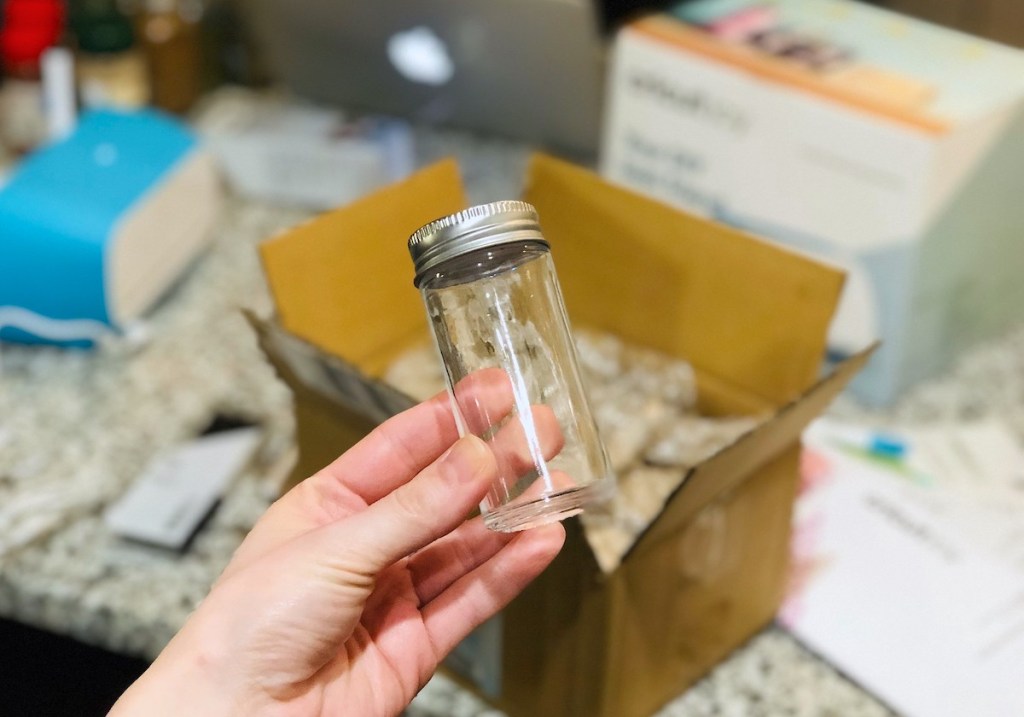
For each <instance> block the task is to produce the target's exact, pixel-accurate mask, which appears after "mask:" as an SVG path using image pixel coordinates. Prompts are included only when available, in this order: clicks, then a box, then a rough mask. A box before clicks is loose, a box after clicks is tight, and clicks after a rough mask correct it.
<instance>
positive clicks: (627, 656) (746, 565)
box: [258, 156, 866, 717]
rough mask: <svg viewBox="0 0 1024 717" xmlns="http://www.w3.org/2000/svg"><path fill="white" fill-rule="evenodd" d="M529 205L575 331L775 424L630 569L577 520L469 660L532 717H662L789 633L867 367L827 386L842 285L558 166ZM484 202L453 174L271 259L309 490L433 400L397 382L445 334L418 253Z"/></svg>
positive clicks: (857, 362)
mask: <svg viewBox="0 0 1024 717" xmlns="http://www.w3.org/2000/svg"><path fill="white" fill-rule="evenodd" d="M524 199H525V200H526V201H529V202H531V203H532V204H534V205H535V206H536V207H537V210H538V212H539V213H540V217H541V226H542V229H543V231H544V234H545V236H546V237H547V238H548V240H549V241H550V242H551V246H552V252H553V254H554V258H555V263H556V266H557V268H558V272H559V277H560V280H561V283H562V288H563V291H564V295H565V299H566V303H567V306H568V310H569V314H570V317H571V319H572V321H573V322H574V325H577V326H585V327H588V328H593V329H597V330H603V331H607V332H612V333H615V334H618V335H619V336H621V337H622V338H623V339H625V340H627V341H629V342H631V343H635V344H639V345H642V346H646V347H649V348H653V349H658V350H661V351H664V352H667V353H670V354H673V355H676V356H681V357H684V358H686V359H687V360H689V361H690V362H691V363H692V364H693V366H694V368H695V370H696V372H697V376H698V385H699V388H700V400H699V408H700V410H701V411H702V412H703V413H704V414H707V415H735V414H754V413H756V414H767V415H769V416H770V418H769V419H768V420H767V421H766V422H765V423H763V424H761V425H760V426H759V427H758V428H756V429H755V430H753V431H752V432H750V433H748V434H746V435H745V436H743V437H742V438H741V439H739V440H738V441H737V442H735V443H734V444H733V445H731V446H729V447H728V448H726V449H724V450H722V451H720V452H719V453H717V454H716V455H714V456H713V457H711V458H710V459H708V460H707V461H705V462H703V463H701V464H700V465H698V466H696V467H695V468H693V469H691V470H690V471H689V473H688V475H687V476H686V478H685V480H684V481H683V482H682V484H681V487H680V488H679V489H678V490H677V491H676V492H675V494H673V495H672V497H671V498H670V499H669V501H668V503H667V504H666V506H665V509H664V511H663V512H662V513H661V515H660V516H659V517H658V518H657V519H656V520H655V521H654V523H653V524H652V525H651V526H650V527H649V528H648V529H647V531H646V532H645V533H643V534H642V535H641V536H640V538H639V539H638V540H637V542H636V543H635V544H634V546H633V547H632V549H631V550H630V552H629V553H628V554H627V555H626V557H625V559H624V560H623V562H622V564H621V566H619V567H618V568H617V569H616V570H614V571H613V572H611V573H610V574H604V573H603V572H602V571H601V569H600V568H599V566H598V564H597V562H596V560H595V558H594V555H593V553H592V552H591V550H590V547H589V544H588V543H587V540H586V536H585V535H584V531H583V529H582V527H581V525H580V523H579V521H577V520H573V519H571V520H569V521H567V523H566V530H567V534H568V536H567V541H566V545H565V548H564V549H563V551H562V553H561V554H560V556H559V557H558V558H557V559H556V561H555V562H554V564H553V565H552V566H551V567H550V568H549V569H548V570H547V571H546V572H545V573H544V574H543V575H542V576H541V577H540V578H539V579H538V580H537V581H536V582H535V583H534V584H533V585H532V586H530V587H529V588H528V589H527V590H526V592H524V593H523V594H522V595H521V596H520V597H519V598H518V599H517V600H516V601H515V602H513V603H512V605H510V606H509V607H508V608H507V609H506V610H505V611H504V613H503V614H502V615H501V616H499V617H498V618H496V619H495V620H494V621H492V622H490V623H488V624H487V625H485V626H484V628H482V630H481V631H479V632H478V633H477V634H476V635H474V636H473V638H472V639H470V640H468V641H467V642H466V643H464V644H463V646H462V647H461V648H460V650H458V651H457V654H456V655H455V656H454V657H455V662H454V663H453V665H454V670H455V671H456V672H457V673H458V674H459V675H460V676H461V677H462V678H463V680H464V681H465V682H466V683H467V684H469V685H470V686H471V687H473V688H474V689H476V690H477V691H478V692H479V693H480V694H481V695H483V696H484V697H485V698H487V699H488V700H490V701H492V702H493V703H494V704H496V705H497V706H499V707H500V708H502V709H504V710H505V711H507V712H508V713H509V714H510V715H512V716H513V717H515V716H517V715H587V716H588V717H589V716H595V717H612V716H614V717H630V716H631V715H648V714H650V713H652V712H654V711H655V710H657V709H658V708H659V707H660V706H661V705H663V704H664V703H666V702H667V701H669V700H670V699H672V698H673V697H674V696H676V695H678V694H679V693H681V692H682V691H683V690H684V689H685V688H686V687H687V686H688V685H690V684H691V683H693V682H694V681H695V680H696V679H698V678H699V677H700V676H701V675H702V674H704V673H705V672H707V671H708V670H709V669H710V668H711V667H712V666H713V665H714V664H715V663H716V662H717V661H719V660H720V659H721V658H723V657H724V656H725V655H726V654H728V653H729V652H730V651H731V650H733V649H734V648H735V647H737V646H738V645H739V644H741V643H742V642H743V641H744V640H746V639H747V638H748V637H749V636H750V635H752V634H753V633H754V632H755V631H756V630H758V629H759V628H760V627H761V626H763V625H764V624H765V623H767V622H768V621H770V620H771V619H772V616H773V615H774V613H775V611H776V608H777V607H778V605H779V602H780V600H781V598H782V594H783V586H784V581H785V578H786V565H787V555H788V543H789V531H790V515H791V511H792V504H793V498H794V494H795V491H796V485H797V473H798V471H797V460H798V453H799V435H800V432H801V430H802V429H803V428H804V426H805V425H806V424H807V423H808V422H809V421H810V420H812V419H813V418H814V417H815V416H816V415H818V414H819V413H820V412H822V411H823V410H824V408H825V407H826V405H827V404H828V402H829V401H830V400H831V399H832V398H833V397H834V396H835V395H836V394H837V393H838V392H839V391H840V390H841V389H842V388H843V386H845V385H846V383H847V382H848V381H849V380H850V378H851V377H852V376H853V375H854V374H855V373H856V372H857V371H858V370H859V369H860V368H861V366H862V365H863V364H864V361H865V360H866V353H865V354H861V355H859V356H857V357H855V358H853V359H851V360H849V361H848V362H846V363H845V364H842V365H840V366H839V367H838V368H837V370H835V371H834V372H833V373H832V374H830V375H828V376H826V377H825V378H823V379H819V371H820V364H821V359H822V356H823V354H824V348H825V336H826V330H827V327H828V325H829V321H830V318H831V316H832V312H833V310H834V308H835V304H836V301H837V298H838V296H839V292H840V289H841V287H842V282H843V276H842V274H841V273H840V272H838V271H836V270H834V269H831V268H828V267H825V266H823V265H821V264H818V263H816V262H814V261H813V260H810V259H808V258H805V257H803V256H800V255H797V254H795V253H791V252H788V251H785V250H781V249H778V248H776V247H773V246H771V245H769V244H767V243H764V242H762V241H759V240H757V239H754V238H752V237H750V236H747V235H744V234H742V233H740V232H738V231H735V230H732V229H729V228H727V227H725V226H721V225H718V224H715V223H712V222H708V221H705V220H702V219H699V218H696V217H693V216H689V215H686V214H684V213H681V212H679V211H678V210H675V209H672V208H670V207H668V206H666V205H663V204H660V203H658V202H655V201H652V200H649V199H645V198H643V197H641V196H639V195H637V194H634V193H632V192H630V191H628V190H624V189H621V188H618V187H614V186H612V185H610V184H608V183H606V182H604V181H602V180H601V179H599V178H598V177H596V176H595V175H593V174H591V173H589V172H586V171H584V170H581V169H578V168H576V167H573V166H571V165H569V164H566V163H564V162H561V161H558V160H555V159H551V158H548V157H544V156H536V157H535V158H534V159H533V161H532V162H531V166H530V169H529V176H528V181H527V189H526V192H525V196H524ZM464 206H465V197H464V193H463V190H462V187H461V183H460V180H459V177H458V168H457V167H456V165H455V164H454V162H450V161H447V162H442V163H440V164H437V165H434V166H432V167H430V168H428V169H425V170H423V171H421V172H420V173H418V174H416V175H414V176H413V177H411V178H410V179H408V180H407V181H405V182H402V183H400V184H397V185H394V186H392V187H389V188H387V189H384V190H382V191H380V192H378V193H376V194H374V195H372V196H370V197H368V198H366V199H364V200H362V201H359V202H357V203H355V204H352V205H350V206H347V207H344V208H342V209H339V210H337V211H334V212H332V213H328V214H325V215H323V216H321V217H319V218H317V219H315V220H313V221H311V222H309V223H306V224H304V225H302V226H299V227H296V228H295V229H292V230H291V231H288V232H286V233H285V234H283V235H281V236H278V237H276V238H274V239H272V240H271V241H269V242H267V243H265V244H264V245H263V246H262V247H261V250H262V257H263V262H264V267H265V270H266V273H267V277H268V279H269V282H270V286H271V289H272V291H273V294H274V297H275V300H276V304H277V310H278V316H277V321H276V323H269V324H262V325H259V326H258V329H259V331H260V335H261V341H262V344H263V346H264V348H265V349H266V350H267V353H268V355H269V356H270V357H271V359H272V360H273V361H274V363H275V364H276V365H277V367H278V369H279V370H280V371H281V373H282V375H283V376H284V378H285V379H286V380H287V381H288V382H289V384H291V386H292V387H293V389H294V390H295V391H296V411H297V421H298V441H299V450H300V456H301V457H300V461H299V465H298V466H297V467H296V471H295V474H294V477H295V479H296V480H298V479H301V478H303V477H305V476H307V475H309V474H311V473H312V472H314V471H316V470H317V469H319V468H320V467H322V466H323V465H324V464H326V463H327V462H328V461H330V460H331V459H333V458H334V457H335V456H336V455H337V454H338V453H339V452H341V451H343V450H345V449H346V448H347V447H348V446H349V445H350V444H351V443H353V442H354V441H355V440H357V439H358V438H359V437H361V436H362V435H364V434H365V433H366V432H367V431H368V430H369V429H370V428H371V427H372V426H373V425H374V424H375V423H377V422H379V421H380V420H382V419H383V418H385V417H386V416H387V415H390V414H392V413H394V412H397V411H399V410H401V409H402V408H404V407H405V406H407V405H409V404H410V403H411V399H408V398H407V397H405V396H404V395H402V394H400V393H399V392H397V391H396V390H395V389H393V388H391V387H389V386H387V385H386V384H385V383H384V382H383V381H382V380H380V376H381V375H383V372H384V371H385V370H386V368H387V366H388V365H389V364H390V363H391V362H392V361H393V360H394V359H395V358H396V357H398V356H399V355H400V354H401V353H403V352H404V351H405V350H406V349H407V348H409V347H410V346H413V345H417V344H420V343H422V342H423V341H424V340H425V338H426V336H427V322H426V319H425V314H424V310H423V308H422V305H421V302H420V298H419V296H418V295H417V292H416V291H415V290H414V288H413V286H412V276H413V270H412V263H411V261H410V259H409V257H408V255H407V252H406V247H405V244H406V239H407V237H408V236H409V234H410V233H411V232H412V231H413V230H415V229H416V228H418V227H419V226H421V225H422V224H424V223H426V222H427V221H430V220H432V219H434V218H436V217H438V216H441V215H444V214H447V213H450V212H454V211H457V210H459V209H461V208H464Z"/></svg>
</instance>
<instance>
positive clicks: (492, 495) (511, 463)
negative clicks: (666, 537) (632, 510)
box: [409, 201, 614, 531]
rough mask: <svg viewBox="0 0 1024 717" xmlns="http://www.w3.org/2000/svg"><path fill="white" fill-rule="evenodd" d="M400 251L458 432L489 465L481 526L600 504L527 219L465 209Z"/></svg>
mask: <svg viewBox="0 0 1024 717" xmlns="http://www.w3.org/2000/svg"><path fill="white" fill-rule="evenodd" d="M409 252H410V254H411V255H412V258H413V263H414V264H415V267H416V279H415V285H416V287H417V288H419V290H420V293H421V294H422V297H423V302H424V304H425V305H426V309H427V317H428V319H429V322H430V327H431V330H432V332H433V335H434V339H435V341H436V343H437V347H438V350H439V351H440V355H441V359H442V361H443V363H444V368H445V375H446V380H447V384H448V391H449V396H450V398H451V402H452V408H453V411H454V413H455V419H456V423H457V424H458V428H459V433H460V435H463V436H464V435H467V434H473V435H476V436H479V437H481V438H483V439H484V440H486V441H487V442H488V444H489V445H490V447H491V450H492V452H493V453H494V456H495V459H496V462H497V465H498V476H497V480H496V481H495V483H494V485H493V486H492V488H491V490H490V491H489V492H488V494H487V495H486V497H485V498H484V500H483V502H482V503H481V505H480V510H481V513H482V514H483V517H484V522H485V524H486V525H487V527H489V528H491V529H492V530H500V531H514V530H523V529H526V528H530V527H533V526H536V525H540V524H543V523H549V522H552V521H555V520H561V519H563V518H566V517H568V516H570V515H574V514H576V513H579V512H581V511H582V510H583V507H584V506H585V505H586V504H588V503H590V502H592V501H597V500H603V499H606V498H608V497H610V495H611V493H612V492H613V490H614V479H613V476H612V470H611V466H610V463H609V461H608V457H607V454H606V451H605V448H604V445H603V444H602V443H601V439H600V436H599V435H598V430H597V424H596V423H595V421H594V418H593V414H592V412H591V409H590V406H589V404H588V401H587V396H586V393H585V392H584V389H583V382H582V380H581V376H580V370H579V365H578V362H577V358H576V347H575V344H574V343H573V340H572V336H571V333H570V329H569V321H568V319H567V317H566V313H565V306H564V304H563V301H562V294H561V289H560V288H559V285H558V278H557V276H556V274H555V266H554V263H553V261H552V259H551V253H550V249H549V245H548V242H547V240H545V239H544V236H543V235H542V234H541V231H540V224H539V221H538V217H537V212H536V210H535V209H534V208H533V207H532V206H531V205H529V204H526V203H525V202H518V201H502V202H494V203H492V204H485V205H481V206H477V207H473V208H471V209H467V210H464V211H461V212H458V213H456V214H452V215H450V216H447V217H444V218H442V219H438V220H436V221H433V222H431V223H430V224H427V225H426V226H424V227H423V228H421V229H419V230H418V231H417V232H416V233H414V234H413V235H412V237H411V238H410V239H409Z"/></svg>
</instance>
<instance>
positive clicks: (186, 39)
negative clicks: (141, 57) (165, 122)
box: [139, 0, 205, 113]
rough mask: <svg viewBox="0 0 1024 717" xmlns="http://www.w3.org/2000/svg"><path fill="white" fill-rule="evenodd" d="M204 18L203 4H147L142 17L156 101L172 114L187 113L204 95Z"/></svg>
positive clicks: (178, 0) (192, 0) (169, 0)
mask: <svg viewBox="0 0 1024 717" xmlns="http://www.w3.org/2000/svg"><path fill="white" fill-rule="evenodd" d="M202 14H203V4H202V2H200V0H147V1H146V3H145V9H144V10H143V12H142V14H141V16H140V19H139V28H140V31H139V37H140V39H141V41H142V46H143V48H144V49H145V51H146V60H147V64H148V65H149V76H150V87H151V91H152V101H153V104H154V105H156V106H157V107H159V108H161V109H164V110H167V111H168V112H175V113H185V112H187V111H188V110H189V109H190V108H191V107H192V105H193V104H195V102H196V100H198V99H199V97H200V95H201V94H202V92H203V89H204V82H205V79H204V70H203V64H204V57H203V45H202V36H201V34H200V21H201V20H202Z"/></svg>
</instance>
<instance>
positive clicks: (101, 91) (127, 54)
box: [71, 0, 149, 109]
mask: <svg viewBox="0 0 1024 717" xmlns="http://www.w3.org/2000/svg"><path fill="white" fill-rule="evenodd" d="M72 7H73V8H74V11H73V13H72V15H71V28H72V30H73V31H74V34H75V39H76V44H77V50H78V53H77V58H76V60H77V65H78V67H77V73H78V84H79V88H80V92H81V97H82V104H83V105H85V106H86V107H120V108H124V109H135V108H138V107H142V106H144V105H145V104H146V103H147V102H149V77H148V71H147V68H146V60H145V57H144V56H143V54H142V51H141V50H139V49H138V46H137V44H136V42H135V31H134V29H133V28H132V22H131V20H130V19H128V17H127V16H126V15H125V14H124V13H123V12H122V11H121V9H120V8H119V7H118V5H117V3H116V2H115V0H92V1H91V2H88V3H78V4H77V5H74V6H72Z"/></svg>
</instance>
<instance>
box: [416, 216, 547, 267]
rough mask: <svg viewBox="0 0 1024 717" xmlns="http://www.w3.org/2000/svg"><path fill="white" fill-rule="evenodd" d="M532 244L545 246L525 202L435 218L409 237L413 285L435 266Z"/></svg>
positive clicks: (535, 219)
mask: <svg viewBox="0 0 1024 717" xmlns="http://www.w3.org/2000/svg"><path fill="white" fill-rule="evenodd" d="M516 241H536V242H539V243H541V244H544V245H545V246H547V245H548V242H547V240H545V239H544V237H543V236H542V235H541V233H540V223H539V220H538V217H537V210H536V209H534V208H533V206H532V205H530V204H527V203H526V202H520V201H515V200H505V201H500V202H491V203H490V204H480V205H477V206H475V207H470V208H469V209H463V210H462V211H461V212H455V213H454V214H449V215H448V216H446V217H441V218H440V219H435V220H434V221H432V222H430V223H429V224H427V225H426V226H423V227H421V228H419V229H417V230H416V231H415V232H414V233H413V235H412V236H411V237H409V254H410V255H411V256H412V261H413V264H414V265H415V267H416V281H415V284H416V286H419V285H420V281H421V280H422V279H423V278H424V276H425V275H426V273H427V272H429V271H430V270H431V269H434V268H436V267H437V266H438V265H440V264H442V263H444V262H446V261H448V260H449V259H454V258H455V257H457V256H461V255H463V254H467V253H469V252H471V251H476V250H477V249H484V248H486V247H489V246H497V245H499V244H508V243H511V242H516Z"/></svg>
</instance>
